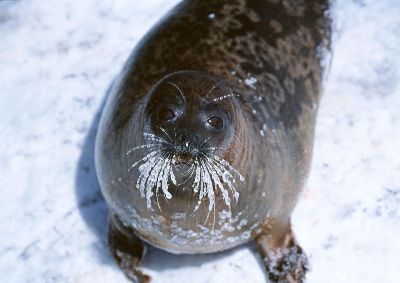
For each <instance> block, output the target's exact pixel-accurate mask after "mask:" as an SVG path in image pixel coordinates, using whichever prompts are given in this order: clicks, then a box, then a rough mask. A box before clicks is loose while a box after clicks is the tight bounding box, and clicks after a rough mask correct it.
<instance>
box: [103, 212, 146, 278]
mask: <svg viewBox="0 0 400 283" xmlns="http://www.w3.org/2000/svg"><path fill="white" fill-rule="evenodd" d="M108 246H109V247H110V250H111V253H112V255H113V256H114V259H115V260H116V262H117V263H118V265H119V266H120V267H121V268H122V269H123V270H124V272H125V275H126V276H127V277H128V278H129V279H131V280H132V281H133V282H135V283H148V282H150V277H149V276H148V275H146V274H144V273H142V271H141V270H140V269H139V264H140V261H141V260H142V258H143V256H144V252H145V250H144V244H143V242H142V241H141V240H140V239H139V238H138V237H136V236H135V234H134V233H133V231H131V230H130V229H127V228H126V227H124V226H123V225H122V223H121V222H120V221H119V220H118V219H117V217H115V216H110V219H109V223H108Z"/></svg>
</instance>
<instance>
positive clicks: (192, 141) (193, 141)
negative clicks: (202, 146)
mask: <svg viewBox="0 0 400 283" xmlns="http://www.w3.org/2000/svg"><path fill="white" fill-rule="evenodd" d="M198 141H199V138H198V136H197V135H195V134H182V135H180V136H179V138H178V142H179V144H180V145H181V146H183V147H185V148H190V147H196V146H197V144H198Z"/></svg>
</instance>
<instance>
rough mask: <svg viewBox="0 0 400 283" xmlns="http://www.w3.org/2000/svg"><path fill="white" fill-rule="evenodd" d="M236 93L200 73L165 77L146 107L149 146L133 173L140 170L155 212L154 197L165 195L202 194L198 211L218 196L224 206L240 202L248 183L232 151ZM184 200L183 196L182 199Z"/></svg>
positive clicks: (235, 134)
mask: <svg viewBox="0 0 400 283" xmlns="http://www.w3.org/2000/svg"><path fill="white" fill-rule="evenodd" d="M237 103H238V100H237V94H236V93H235V92H234V91H233V89H232V88H231V87H230V86H229V84H228V83H227V82H225V81H221V80H218V79H217V78H216V77H213V76H211V75H208V74H204V73H199V72H195V71H181V72H176V73H172V74H170V75H167V76H165V77H164V78H162V79H161V80H160V81H159V82H158V83H157V84H156V85H155V86H154V87H153V88H152V90H151V91H150V93H149V95H148V96H147V100H146V102H145V107H144V113H145V115H143V116H142V117H143V119H145V120H144V123H143V125H144V128H143V133H144V136H143V138H144V143H142V144H140V145H137V146H135V147H133V149H131V150H133V151H135V150H137V149H146V150H147V152H146V153H145V154H144V156H143V154H142V155H138V158H137V159H136V160H135V162H134V163H133V165H132V166H131V168H132V169H135V168H137V169H138V173H139V175H138V177H137V182H136V188H137V189H139V190H140V192H141V194H142V196H146V198H147V206H148V207H149V208H151V207H152V200H151V199H152V196H153V195H154V194H157V193H158V191H159V190H160V191H162V192H163V195H164V197H165V198H166V199H169V198H172V195H171V194H173V192H174V191H177V190H179V191H181V192H185V191H186V192H187V193H188V194H189V195H190V199H193V198H192V195H193V194H198V197H197V202H196V206H195V210H197V208H198V207H199V205H200V204H201V203H202V200H203V198H206V199H208V207H209V210H212V209H213V207H214V206H215V199H216V197H217V195H220V196H222V199H223V202H224V203H225V205H227V206H230V203H231V201H232V200H237V199H238V197H239V193H238V191H237V188H236V187H237V186H238V185H237V184H239V183H241V182H244V177H243V176H242V175H241V174H240V170H238V169H236V168H235V166H234V165H233V164H231V162H232V161H235V158H234V156H235V152H237V150H235V152H232V148H233V145H234V143H235V142H237V137H238V132H237V130H238V127H237V124H238V123H236V120H237V119H238V115H239V112H238V109H240V107H237V105H236V104H237ZM181 196H183V194H181Z"/></svg>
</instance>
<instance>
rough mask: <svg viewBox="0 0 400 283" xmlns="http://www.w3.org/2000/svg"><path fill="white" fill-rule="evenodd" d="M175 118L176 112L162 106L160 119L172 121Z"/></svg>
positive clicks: (159, 114)
mask: <svg viewBox="0 0 400 283" xmlns="http://www.w3.org/2000/svg"><path fill="white" fill-rule="evenodd" d="M174 118H175V113H174V111H172V110H171V109H169V108H162V109H161V110H160V112H158V119H159V120H160V121H170V120H172V119H174Z"/></svg>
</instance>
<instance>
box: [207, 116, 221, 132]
mask: <svg viewBox="0 0 400 283" xmlns="http://www.w3.org/2000/svg"><path fill="white" fill-rule="evenodd" d="M207 123H208V124H209V125H210V126H211V127H213V128H214V129H216V130H221V129H222V127H223V126H224V122H223V121H222V119H221V118H220V117H218V116H211V117H210V118H208V120H207Z"/></svg>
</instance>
